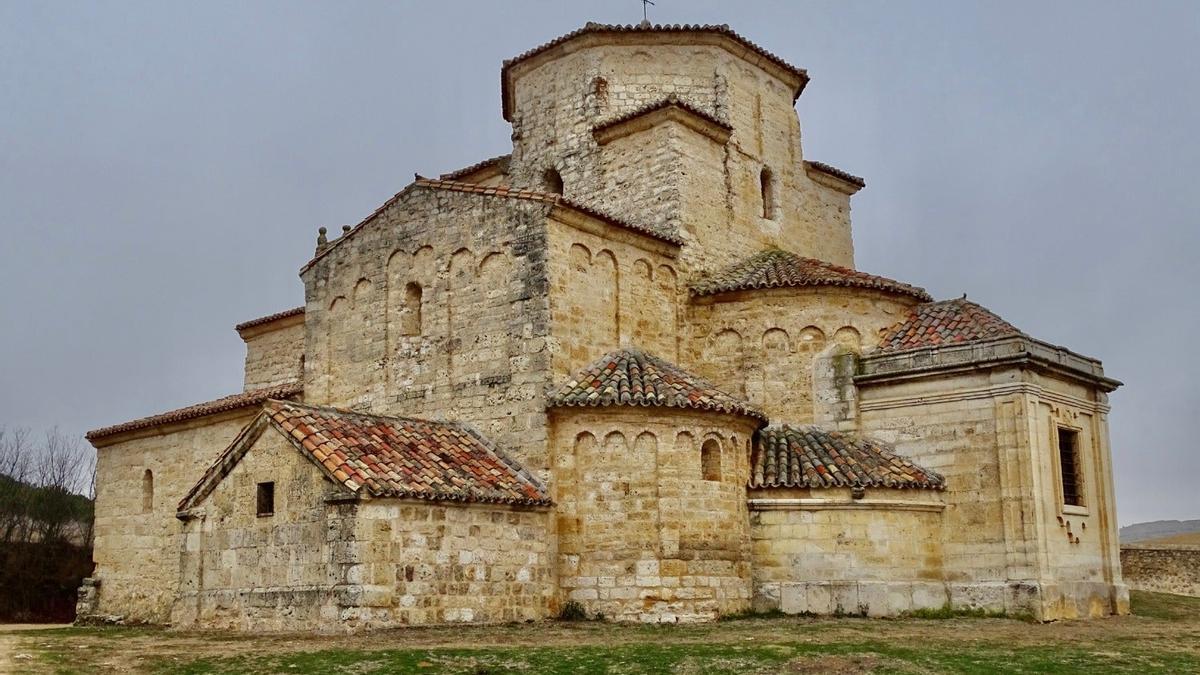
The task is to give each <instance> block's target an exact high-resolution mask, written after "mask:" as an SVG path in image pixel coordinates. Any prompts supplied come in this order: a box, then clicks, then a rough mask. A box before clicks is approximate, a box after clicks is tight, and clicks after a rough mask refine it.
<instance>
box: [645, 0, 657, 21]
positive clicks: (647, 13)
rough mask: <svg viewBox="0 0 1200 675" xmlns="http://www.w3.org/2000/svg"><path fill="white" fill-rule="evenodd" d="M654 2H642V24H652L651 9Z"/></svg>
mask: <svg viewBox="0 0 1200 675" xmlns="http://www.w3.org/2000/svg"><path fill="white" fill-rule="evenodd" d="M653 4H654V0H642V23H650V16H649V9H650V5H653Z"/></svg>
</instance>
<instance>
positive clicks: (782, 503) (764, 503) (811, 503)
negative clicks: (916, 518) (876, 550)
mask: <svg viewBox="0 0 1200 675" xmlns="http://www.w3.org/2000/svg"><path fill="white" fill-rule="evenodd" d="M746 503H747V504H748V505H749V506H750V510H751V511H827V510H875V511H934V512H937V511H942V510H944V509H945V508H946V505H945V504H943V503H942V502H935V501H915V500H914V501H909V500H905V499H853V498H851V499H823V498H801V499H753V498H751V499H747V500H746Z"/></svg>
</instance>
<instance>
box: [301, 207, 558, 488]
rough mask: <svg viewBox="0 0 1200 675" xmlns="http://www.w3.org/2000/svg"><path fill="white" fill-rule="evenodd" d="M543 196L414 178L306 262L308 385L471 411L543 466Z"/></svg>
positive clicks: (316, 392)
mask: <svg viewBox="0 0 1200 675" xmlns="http://www.w3.org/2000/svg"><path fill="white" fill-rule="evenodd" d="M547 210H548V207H547V206H546V205H544V204H539V203H535V202H528V201H518V200H509V199H502V198H497V197H487V196H482V195H467V194H461V193H454V192H447V191H438V190H432V189H428V188H416V189H412V190H410V191H408V192H406V193H404V194H402V195H401V196H400V198H398V199H397V200H395V201H393V202H391V203H389V205H388V206H387V207H386V208H384V209H383V210H382V211H381V212H380V213H378V214H377V215H376V216H375V217H374V219H373V220H372V221H371V222H370V223H368V224H366V225H365V226H363V227H362V228H361V229H360V230H358V231H357V232H356V233H354V234H352V235H350V237H349V239H348V240H346V241H344V242H342V244H341V245H338V246H337V247H335V248H334V249H332V250H330V251H329V252H328V253H327V254H326V255H325V256H324V257H322V258H320V259H318V260H317V261H316V262H315V264H313V265H312V266H311V267H310V268H308V269H307V270H305V271H304V273H303V274H302V277H303V279H304V282H305V297H306V303H307V309H306V313H305V316H306V321H305V324H306V325H305V328H306V331H307V344H306V359H305V391H306V394H305V398H306V400H307V401H309V402H312V403H317V404H323V405H335V406H343V407H351V408H355V409H361V410H365V411H369V412H374V413H384V414H398V415H409V416H414V417H431V418H446V419H456V420H465V421H468V422H470V423H471V424H472V425H474V426H475V427H476V428H477V429H478V430H479V431H480V432H482V433H483V434H484V435H486V436H487V437H488V438H490V439H492V440H493V441H495V442H496V443H497V444H498V445H499V446H500V447H501V448H503V449H504V450H506V451H510V452H512V453H514V455H515V456H516V457H517V458H518V459H519V460H520V461H521V462H522V463H524V464H526V466H528V467H530V468H531V469H532V470H534V471H538V470H541V469H544V468H545V467H546V465H547V461H546V458H545V410H544V406H543V396H544V390H545V388H546V386H547V384H548V379H547V378H548V373H549V364H550V356H549V350H547V349H546V337H547V333H548V330H549V328H548V323H549V321H548V316H549V307H548V295H549V293H548V290H547V288H548V280H547V272H546V247H547V246H546V211H547Z"/></svg>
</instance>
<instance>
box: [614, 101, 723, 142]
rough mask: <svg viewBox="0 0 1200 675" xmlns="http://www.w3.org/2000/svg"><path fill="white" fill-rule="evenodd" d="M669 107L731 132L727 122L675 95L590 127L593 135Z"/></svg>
mask: <svg viewBox="0 0 1200 675" xmlns="http://www.w3.org/2000/svg"><path fill="white" fill-rule="evenodd" d="M671 107H675V108H679V109H680V110H686V111H687V112H689V113H691V114H692V115H695V116H696V117H699V118H701V119H703V120H705V121H706V122H709V123H711V124H715V125H716V126H718V127H721V128H722V129H725V130H727V131H733V127H732V126H730V124H729V123H728V122H726V121H724V120H721V119H718V118H717V117H715V116H713V115H712V114H710V113H708V112H705V111H704V110H701V109H700V108H699V107H698V106H696V105H695V104H693V103H689V102H688V101H685V100H684V99H681V98H679V97H678V96H676V95H675V94H671V95H669V96H667V97H665V98H663V99H662V100H659V101H655V102H653V103H648V104H646V105H644V106H642V107H640V108H638V109H636V110H632V111H630V112H627V113H625V114H623V115H617V116H616V117H614V118H612V119H609V120H605V121H603V122H600V123H599V124H597V125H596V126H594V127H592V132H593V133H595V132H598V131H603V130H605V129H608V128H610V127H615V126H617V125H618V124H624V123H625V122H628V121H629V120H632V119H636V118H638V117H641V116H642V115H648V114H650V113H652V112H654V111H656V110H662V109H663V108H671Z"/></svg>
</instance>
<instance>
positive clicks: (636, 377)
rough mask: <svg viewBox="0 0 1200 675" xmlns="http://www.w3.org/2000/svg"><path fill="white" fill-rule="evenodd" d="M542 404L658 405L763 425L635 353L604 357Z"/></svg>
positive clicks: (742, 407)
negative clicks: (747, 419)
mask: <svg viewBox="0 0 1200 675" xmlns="http://www.w3.org/2000/svg"><path fill="white" fill-rule="evenodd" d="M547 405H549V406H550V407H559V406H566V407H569V406H613V405H621V406H663V407H670V408H694V409H697V410H713V411H718V412H726V413H737V414H742V415H747V416H750V417H756V418H758V419H761V420H764V421H765V420H766V419H767V416H766V414H764V413H763V412H762V411H760V410H758V409H756V408H754V407H753V406H751V405H750V404H749V403H747V402H745V401H742V400H740V399H738V398H736V397H734V396H731V395H729V394H726V393H725V392H723V391H721V390H719V389H717V388H716V387H715V386H714V385H712V384H711V383H709V382H708V381H706V380H703V379H701V378H699V377H697V376H695V375H692V374H691V373H688V372H686V371H685V370H683V369H682V368H680V367H679V366H677V365H675V364H673V363H670V362H668V361H665V360H663V359H660V358H658V357H656V356H652V355H650V354H647V353H646V352H643V351H641V350H639V349H632V348H630V349H621V350H618V351H615V352H612V353H610V354H605V355H604V356H603V357H602V358H600V359H599V360H597V361H595V362H593V363H592V364H591V365H589V366H588V367H587V368H585V369H583V370H582V371H581V372H579V373H577V374H576V375H575V376H574V377H572V378H571V379H570V380H569V381H567V382H566V383H565V384H563V385H562V386H560V387H558V388H557V389H555V390H554V391H553V392H551V394H550V396H549V397H548V402H547Z"/></svg>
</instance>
